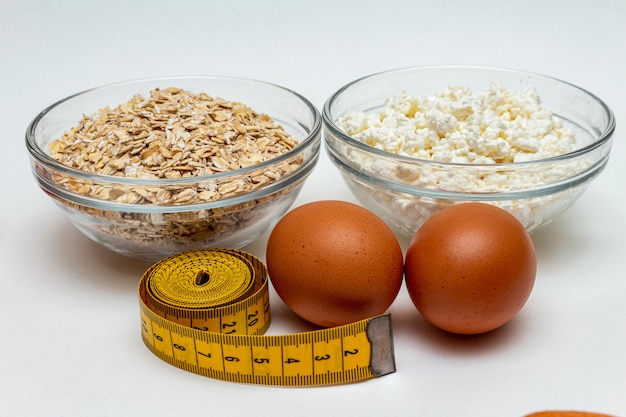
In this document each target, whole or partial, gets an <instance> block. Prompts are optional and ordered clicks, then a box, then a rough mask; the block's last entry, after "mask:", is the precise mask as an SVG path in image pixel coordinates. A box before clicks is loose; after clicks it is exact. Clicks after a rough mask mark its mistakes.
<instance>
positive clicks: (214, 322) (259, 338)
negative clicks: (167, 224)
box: [139, 249, 395, 387]
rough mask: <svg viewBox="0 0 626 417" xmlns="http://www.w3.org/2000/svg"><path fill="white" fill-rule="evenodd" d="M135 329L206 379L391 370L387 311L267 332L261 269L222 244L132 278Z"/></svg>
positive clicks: (306, 382)
mask: <svg viewBox="0 0 626 417" xmlns="http://www.w3.org/2000/svg"><path fill="white" fill-rule="evenodd" d="M139 299H140V313H141V334H142V338H143V341H144V343H145V344H146V346H147V347H148V348H149V349H150V350H151V351H152V352H153V353H154V354H155V355H156V356H158V357H159V358H161V359H162V360H164V361H165V362H167V363H169V364H171V365H174V366H177V367H179V368H181V369H185V370H187V371H190V372H194V373H196V374H200V375H204V376H208V377H211V378H215V379H219V380H224V381H231V382H242V383H250V384H262V385H275V386H290V387H304V386H314V385H329V384H339V383H346V382H355V381H360V380H365V379H369V378H373V377H378V376H383V375H387V374H389V373H392V372H395V360H394V353H393V339H392V334H391V317H390V316H389V315H388V314H384V315H380V316H376V317H372V318H368V319H365V320H361V321H358V322H355V323H351V324H347V325H344V326H339V327H334V328H329V329H322V330H316V331H309V332H302V333H295V334H287V335H267V336H264V333H265V332H266V331H267V329H268V328H269V325H270V308H269V290H268V273H267V268H266V267H265V265H264V264H263V262H261V261H260V260H259V259H258V258H256V257H254V256H253V255H251V254H249V253H246V252H243V251H238V250H230V249H206V250H198V251H190V252H184V253H181V254H178V255H174V256H171V257H168V258H165V259H163V260H161V261H159V262H157V263H155V264H154V265H152V266H151V267H150V268H149V269H148V270H147V271H146V272H145V273H144V275H143V276H142V278H141V282H140V284H139Z"/></svg>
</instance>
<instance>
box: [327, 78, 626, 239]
mask: <svg viewBox="0 0 626 417" xmlns="http://www.w3.org/2000/svg"><path fill="white" fill-rule="evenodd" d="M493 83H497V84H499V85H500V86H502V87H504V88H505V89H506V90H508V91H517V90H519V89H524V88H532V89H534V90H535V92H536V93H537V94H538V95H539V97H540V99H541V106H543V107H544V108H547V109H549V110H550V111H551V112H552V115H553V116H554V117H556V118H557V120H560V121H561V123H562V125H563V126H564V127H566V128H569V129H571V130H572V132H573V134H574V135H575V138H576V142H575V146H574V149H573V150H569V151H567V152H566V153H564V154H561V155H558V156H549V157H543V158H542V159H537V160H524V161H521V162H505V163H473V162H469V163H467V162H462V163H457V162H449V161H448V162H435V161H433V160H431V159H428V158H424V159H419V158H417V157H413V156H407V155H399V154H397V153H396V152H392V151H388V150H386V149H381V148H379V147H375V146H373V145H370V144H367V143H365V142H363V141H359V140H356V139H354V138H353V137H351V136H349V135H347V134H346V133H345V132H344V130H342V129H341V128H340V127H339V123H338V120H339V119H340V118H341V117H343V116H345V115H346V114H347V113H348V112H353V111H355V112H360V114H362V115H363V114H364V115H365V117H367V116H368V115H372V114H374V113H377V112H380V111H381V109H382V108H383V107H384V105H385V101H386V99H387V98H389V97H391V96H393V95H396V94H398V93H399V92H404V93H406V94H408V95H409V96H413V97H424V98H432V97H434V96H435V94H437V93H439V92H441V91H443V90H444V89H446V88H448V87H450V86H463V87H468V88H470V89H471V90H472V91H474V92H475V93H479V92H483V91H486V90H487V89H488V88H489V87H490V86H491V85H492V84H493ZM322 119H323V125H324V128H323V131H324V133H323V136H324V145H325V147H326V150H327V153H328V155H329V156H330V159H331V160H332V162H333V164H334V165H335V166H336V167H337V168H338V170H339V172H340V173H341V175H342V177H343V179H344V180H345V182H346V183H347V185H348V187H349V188H350V190H351V191H352V193H353V194H354V196H355V197H356V198H357V199H358V201H359V202H360V203H362V204H363V205H364V206H366V207H367V208H369V209H370V210H372V211H373V212H375V213H376V214H377V215H379V216H380V217H381V218H383V219H384V220H385V221H386V222H387V223H388V224H389V225H390V227H392V228H393V229H394V230H395V231H396V232H398V233H399V234H400V235H403V236H409V237H410V236H412V235H413V234H414V233H415V232H416V230H417V229H418V228H419V227H420V225H421V224H422V223H424V221H426V220H427V219H428V218H429V217H430V216H431V215H433V214H434V213H436V212H437V211H439V210H441V209H443V208H445V207H447V206H450V205H453V204H459V203H464V202H469V201H475V202H484V203H489V204H493V205H496V206H499V207H501V208H503V209H506V210H507V211H509V212H510V213H512V214H513V215H514V216H515V217H516V218H517V219H518V220H519V221H520V222H521V223H522V224H524V226H525V227H526V229H527V230H528V231H529V232H531V233H532V232H534V231H536V230H538V229H540V228H542V227H544V226H546V225H548V224H549V223H550V222H552V221H553V220H554V219H556V218H557V217H558V216H559V215H560V214H562V213H563V212H564V211H565V210H567V209H568V208H569V207H570V206H571V205H572V204H573V203H574V202H575V201H576V200H577V199H578V198H579V197H580V195H581V194H582V193H583V192H584V191H585V189H586V188H587V187H588V185H589V184H590V182H591V181H592V180H593V179H594V178H596V177H597V176H598V175H599V174H600V173H601V172H602V170H603V169H604V167H605V166H606V164H607V162H608V160H609V153H610V150H611V142H612V135H613V131H614V129H615V118H614V116H613V113H612V112H611V110H610V109H609V107H608V106H607V105H606V104H605V103H603V102H602V100H600V99H599V98H598V97H596V96H594V95H593V94H591V93H589V92H588V91H585V90H584V89H582V88H579V87H577V86H575V85H572V84H569V83H567V82H564V81H561V80H558V79H555V78H552V77H549V76H545V75H540V74H534V73H528V72H522V71H516V70H508V69H500V68H485V67H471V66H438V67H411V68H404V69H396V70H391V71H387V72H382V73H377V74H373V75H369V76H366V77H363V78H360V79H358V80H356V81H353V82H351V83H349V84H347V85H345V86H343V87H342V88H340V89H339V90H338V91H336V92H335V93H334V94H333V95H332V96H331V97H330V98H329V99H328V100H327V101H326V103H325V105H324V108H323V111H322Z"/></svg>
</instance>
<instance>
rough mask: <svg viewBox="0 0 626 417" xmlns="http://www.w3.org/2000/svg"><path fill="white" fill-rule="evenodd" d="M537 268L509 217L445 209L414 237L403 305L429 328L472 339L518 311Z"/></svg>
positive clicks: (484, 208)
mask: <svg viewBox="0 0 626 417" xmlns="http://www.w3.org/2000/svg"><path fill="white" fill-rule="evenodd" d="M536 270H537V261H536V255H535V249H534V246H533V242H532V240H531V238H530V235H529V234H528V232H527V231H526V229H525V228H524V226H523V225H522V224H521V223H520V222H519V221H518V220H517V219H516V218H515V217H514V216H513V215H511V214H510V213H508V212H507V211H505V210H503V209H500V208H498V207H495V206H492V205H488V204H483V203H464V204H458V205H454V206H450V207H448V208H446V209H444V210H442V211H440V212H438V213H436V214H435V215H433V216H432V217H431V218H430V219H428V220H427V221H426V222H425V223H424V224H423V225H422V227H420V229H419V230H418V231H417V232H416V233H415V236H414V237H413V239H412V240H411V243H410V244H409V248H408V249H407V254H406V259H405V279H406V284H407V289H408V292H409V295H410V297H411V300H412V301H413V303H414V304H415V306H416V307H417V309H418V310H419V311H420V313H421V314H422V315H423V316H424V317H425V318H426V319H427V320H428V321H429V322H430V323H432V324H433V325H435V326H437V327H439V328H441V329H443V330H446V331H449V332H452V333H458V334H479V333H484V332H488V331H491V330H494V329H496V328H498V327H500V326H502V325H503V324H505V323H507V322H509V321H510V320H511V319H512V318H513V317H514V316H515V315H516V314H517V313H518V312H519V311H520V309H521V308H522V307H523V306H524V304H525V303H526V301H527V299H528V297H529V296H530V293H531V291H532V288H533V286H534V282H535V276H536Z"/></svg>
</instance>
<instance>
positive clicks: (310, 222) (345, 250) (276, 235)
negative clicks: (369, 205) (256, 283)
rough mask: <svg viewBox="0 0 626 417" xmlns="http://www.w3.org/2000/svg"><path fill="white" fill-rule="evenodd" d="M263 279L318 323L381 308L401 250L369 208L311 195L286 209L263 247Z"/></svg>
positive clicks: (392, 287)
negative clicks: (307, 200) (265, 269)
mask: <svg viewBox="0 0 626 417" xmlns="http://www.w3.org/2000/svg"><path fill="white" fill-rule="evenodd" d="M266 262H267V267H268V272H269V275H270V280H271V282H272V285H273V287H274V289H275V290H276V293H277V294H278V295H279V296H280V298H281V299H282V300H283V301H284V302H285V304H286V305H287V306H288V307H289V308H290V309H291V310H292V311H293V312H295V313H296V314H297V315H299V316H300V317H302V318H303V319H305V320H307V321H309V322H311V323H314V324H317V325H319V326H322V327H333V326H339V325H343V324H347V323H351V322H355V321H358V320H362V319H365V318H368V317H372V316H375V315H378V314H382V313H384V312H385V311H386V310H387V309H388V308H389V306H390V305H391V304H392V303H393V301H394V300H395V298H396V296H397V295H398V292H399V290H400V287H401V285H402V279H403V269H404V258H403V254H402V249H401V247H400V244H399V243H398V240H397V238H396V236H395V235H394V234H393V232H392V231H391V229H390V228H389V227H388V226H387V225H386V224H385V223H384V222H383V221H382V220H381V219H380V218H379V217H377V216H376V215H375V214H373V213H372V212H371V211H369V210H367V209H365V208H363V207H361V206H359V205H356V204H353V203H349V202H345V201H335V200H330V201H316V202H312V203H308V204H305V205H302V206H299V207H297V208H295V209H294V210H292V211H290V212H289V213H287V214H286V215H285V216H284V217H283V218H282V219H281V220H280V221H279V222H278V223H277V224H276V226H275V227H274V229H273V230H272V232H271V234H270V237H269V240H268V244H267V252H266Z"/></svg>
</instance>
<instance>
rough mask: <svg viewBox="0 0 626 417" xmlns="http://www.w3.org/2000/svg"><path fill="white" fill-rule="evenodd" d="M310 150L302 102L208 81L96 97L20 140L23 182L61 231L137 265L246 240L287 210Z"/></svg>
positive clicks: (153, 84) (63, 110) (317, 124)
mask: <svg viewBox="0 0 626 417" xmlns="http://www.w3.org/2000/svg"><path fill="white" fill-rule="evenodd" d="M185 92H188V93H185ZM253 112H254V113H255V114H253ZM265 116H267V118H265ZM268 118H269V119H270V120H271V123H270V120H268ZM112 121H114V122H115V123H110V122H112ZM79 134H80V135H79ZM270 136H273V137H274V139H273V140H272V141H270V140H269V139H268V138H269V137H270ZM320 146H321V116H320V113H319V111H318V110H317V109H316V108H315V107H314V106H313V105H312V103H311V102H310V101H309V100H307V99H306V98H305V97H302V96H301V95H300V94H298V93H296V92H294V91H291V90H289V89H287V88H284V87H281V86H277V85H274V84H270V83H266V82H263V81H257V80H251V79H243V78H237V77H220V76H180V77H163V78H154V79H141V80H132V81H126V82H120V83H114V84H109V85H105V86H101V87H97V88H94V89H91V90H88V91H84V92H81V93H78V94H75V95H72V96H70V97H68V98H65V99H63V100H61V101H59V102H57V103H55V104H53V105H51V106H50V107H48V108H46V109H45V110H43V111H42V112H41V113H39V114H38V115H37V116H36V117H35V118H34V120H33V121H32V122H31V124H30V125H29V126H28V128H27V131H26V147H27V149H28V151H29V155H30V165H31V168H32V171H33V174H34V177H35V179H36V181H37V183H38V185H39V186H40V187H41V189H42V190H43V191H44V192H45V193H46V194H47V195H48V196H50V197H51V198H52V200H53V201H54V202H55V203H56V205H58V206H59V207H60V208H61V209H62V210H63V212H64V213H65V214H66V215H67V218H68V219H69V221H70V222H71V223H72V224H73V225H74V226H76V228H77V229H79V230H80V231H81V232H82V233H83V234H85V235H86V236H87V237H89V238H91V239H92V240H93V241H95V242H97V243H99V244H100V245H102V246H104V247H106V248H108V249H111V250H113V251H115V252H118V253H120V254H123V255H126V256H129V257H133V258H138V259H145V260H149V261H154V260H158V259H161V258H164V257H166V256H169V255H172V254H175V253H178V252H182V251H186V250H192V249H199V248H206V247H227V248H241V247H243V246H244V245H247V244H248V243H250V242H252V241H253V240H255V239H256V238H258V237H259V236H260V235H261V234H263V233H265V232H266V231H267V230H269V229H270V228H271V227H272V226H273V225H274V224H275V223H276V222H277V221H278V220H279V219H280V217H281V216H282V215H283V214H284V213H285V212H286V211H287V210H288V209H289V207H290V206H291V205H292V204H293V202H294V201H295V199H296V197H297V196H298V194H299V192H300V190H301V189H302V186H303V185H304V182H305V181H306V179H307V178H308V177H309V175H310V173H311V172H312V170H313V169H314V167H315V165H316V163H317V160H318V156H319V151H320ZM69 149H72V152H68V150H69ZM273 149H277V150H278V151H280V152H278V151H273ZM269 154H271V155H272V156H271V157H267V155H269ZM94 168H98V170H97V171H96V170H94Z"/></svg>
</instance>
